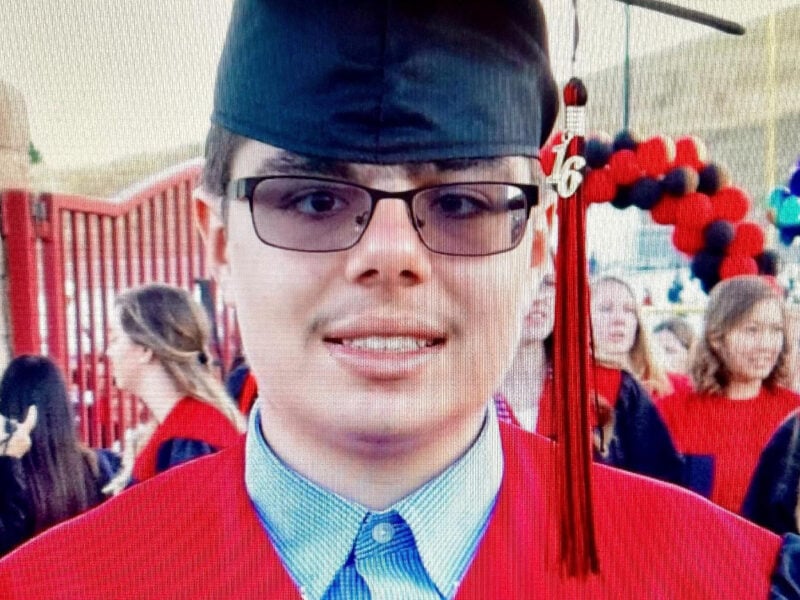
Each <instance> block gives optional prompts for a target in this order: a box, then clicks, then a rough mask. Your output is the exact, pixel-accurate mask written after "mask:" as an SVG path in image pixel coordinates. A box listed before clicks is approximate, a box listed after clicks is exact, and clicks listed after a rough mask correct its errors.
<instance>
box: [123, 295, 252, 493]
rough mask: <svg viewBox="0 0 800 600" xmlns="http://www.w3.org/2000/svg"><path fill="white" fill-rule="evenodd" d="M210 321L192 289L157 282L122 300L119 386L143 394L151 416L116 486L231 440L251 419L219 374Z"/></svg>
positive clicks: (134, 442) (128, 454)
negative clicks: (213, 363)
mask: <svg viewBox="0 0 800 600" xmlns="http://www.w3.org/2000/svg"><path fill="white" fill-rule="evenodd" d="M208 339H209V324H208V319H207V318H206V315H205V313H204V312H203V309H202V308H201V307H200V306H199V305H198V304H197V303H196V302H195V301H194V300H193V299H192V298H191V296H190V295H189V293H188V292H186V291H185V290H182V289H179V288H175V287H171V286H168V285H162V284H151V285H145V286H142V287H138V288H134V289H131V290H128V291H126V292H124V293H123V294H121V295H120V296H119V297H118V298H117V301H116V311H115V313H114V319H113V321H112V324H111V328H110V338H109V345H108V356H109V358H110V359H111V363H112V366H113V373H114V379H115V382H116V385H117V386H118V387H120V388H121V389H123V390H125V391H127V392H130V393H132V394H134V395H136V396H138V397H140V398H141V399H142V400H143V401H144V403H145V405H146V406H147V408H148V409H149V411H150V413H151V415H152V423H151V424H149V425H148V426H146V428H145V429H144V430H140V431H139V432H138V433H139V435H137V436H135V438H134V439H131V440H129V443H128V445H127V447H126V458H125V460H124V464H125V469H124V472H123V473H122V474H121V475H120V476H118V477H117V478H115V480H114V482H112V484H111V487H112V491H119V489H122V488H123V487H125V486H126V485H130V484H132V483H137V482H140V481H143V480H145V479H149V478H151V477H153V476H154V475H156V474H158V473H161V472H163V471H166V470H167V469H169V468H171V467H173V466H175V465H178V464H181V463H183V462H186V461H187V460H190V459H193V458H197V457H199V456H203V455H206V454H211V453H213V452H216V451H217V450H220V449H222V448H224V447H226V446H229V445H231V444H232V443H234V442H235V441H236V439H237V438H238V437H239V435H240V433H241V432H243V431H244V419H243V417H242V416H241V414H240V413H239V412H238V410H237V409H236V406H235V405H234V403H233V401H232V400H231V399H230V398H229V397H228V395H227V394H226V392H225V390H224V388H223V387H222V385H221V384H220V382H219V381H218V380H217V379H216V377H215V375H214V374H213V373H212V371H211V368H210V365H209V359H208V351H207V343H208Z"/></svg>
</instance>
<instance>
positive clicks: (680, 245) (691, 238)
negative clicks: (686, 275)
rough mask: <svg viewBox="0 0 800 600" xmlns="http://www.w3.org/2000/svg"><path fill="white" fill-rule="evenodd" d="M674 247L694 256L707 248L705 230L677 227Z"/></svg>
mask: <svg viewBox="0 0 800 600" xmlns="http://www.w3.org/2000/svg"><path fill="white" fill-rule="evenodd" d="M672 245H673V246H675V247H676V248H677V249H678V250H680V251H681V252H683V253H684V254H688V255H689V256H694V255H695V254H697V253H698V252H700V250H702V249H703V247H704V246H705V238H704V237H703V230H702V229H696V228H694V227H686V226H683V227H681V226H677V227H675V230H674V231H673V232H672Z"/></svg>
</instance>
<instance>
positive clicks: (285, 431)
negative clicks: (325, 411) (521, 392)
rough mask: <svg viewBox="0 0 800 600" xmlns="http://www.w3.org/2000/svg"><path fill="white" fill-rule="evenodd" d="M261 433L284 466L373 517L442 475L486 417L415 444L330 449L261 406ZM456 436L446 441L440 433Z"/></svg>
mask: <svg viewBox="0 0 800 600" xmlns="http://www.w3.org/2000/svg"><path fill="white" fill-rule="evenodd" d="M261 410H262V418H261V429H262V434H263V435H264V439H265V440H266V441H267V443H268V444H269V446H270V448H271V449H272V451H273V452H274V453H275V454H276V455H277V457H278V458H279V459H281V460H282V461H283V462H284V463H285V464H286V465H287V466H289V467H290V468H291V469H293V470H294V471H296V472H297V473H299V474H300V475H302V476H304V477H306V478H307V479H309V480H310V481H312V482H314V483H315V484H317V485H319V486H321V487H323V488H325V489H327V490H329V491H331V492H334V493H335V494H338V495H339V496H342V497H343V498H346V499H347V500H350V501H353V502H357V503H358V504H361V505H362V506H364V507H366V508H368V509H369V510H373V511H381V510H386V509H387V508H389V507H391V506H392V505H394V504H395V503H396V502H398V501H399V500H401V499H403V498H405V497H406V496H408V495H409V494H411V493H413V492H414V491H416V490H417V489H419V488H420V487H422V486H423V485H425V484H426V483H427V482H428V481H430V480H431V479H434V478H435V477H436V476H438V475H440V474H441V473H443V472H444V471H445V470H446V469H447V468H448V467H449V466H450V465H452V464H453V463H454V462H456V461H457V460H458V459H459V458H461V456H463V455H464V454H465V453H466V452H467V450H468V449H469V448H470V447H471V446H472V444H473V443H474V442H475V440H476V439H477V437H478V435H479V434H480V432H481V429H482V426H483V424H484V421H485V418H486V411H485V410H484V411H482V412H481V413H478V414H475V415H473V416H472V417H471V418H469V419H467V420H466V421H465V422H464V424H463V426H462V427H454V426H453V427H451V426H448V427H447V428H443V429H437V430H436V431H432V432H431V434H430V436H427V437H426V436H421V437H420V438H415V439H413V440H411V439H406V440H381V441H380V442H378V443H375V444H370V443H367V442H356V443H352V444H348V443H343V444H336V443H328V442H329V440H326V439H325V437H324V436H321V435H319V432H316V435H314V434H313V433H311V432H310V435H309V436H308V437H307V436H305V435H304V434H303V432H300V433H298V432H292V431H290V429H289V428H287V427H283V426H281V423H280V421H279V420H278V416H277V415H276V414H274V413H271V412H270V411H269V404H268V403H264V404H262V406H261ZM445 429H447V430H449V431H456V433H455V434H450V435H444V434H443V431H444V430H445Z"/></svg>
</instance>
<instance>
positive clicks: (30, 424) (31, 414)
mask: <svg viewBox="0 0 800 600" xmlns="http://www.w3.org/2000/svg"><path fill="white" fill-rule="evenodd" d="M37 416H38V413H37V411H36V407H35V406H31V407H30V408H29V409H28V414H27V415H26V416H25V420H24V421H23V422H22V423H19V422H17V421H16V420H15V419H8V418H6V417H4V416H3V415H0V436H2V437H0V456H10V457H11V458H22V457H23V456H25V454H26V453H27V452H28V450H30V449H31V431H33V428H34V427H36V418H37Z"/></svg>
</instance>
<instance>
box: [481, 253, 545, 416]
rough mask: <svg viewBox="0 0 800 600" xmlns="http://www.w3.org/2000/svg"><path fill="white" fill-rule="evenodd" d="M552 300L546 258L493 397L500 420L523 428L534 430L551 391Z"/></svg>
mask: <svg viewBox="0 0 800 600" xmlns="http://www.w3.org/2000/svg"><path fill="white" fill-rule="evenodd" d="M554 303H555V275H554V273H553V261H552V260H550V261H548V266H547V267H546V269H545V271H544V274H543V276H542V281H541V283H540V284H539V287H538V290H537V292H536V295H535V296H534V298H533V302H531V305H530V308H529V310H528V312H527V313H526V314H525V318H524V320H523V325H522V335H521V336H520V340H519V343H518V344H517V351H516V353H515V354H514V360H513V362H512V363H511V368H510V369H509V370H508V371H507V372H506V374H505V376H504V377H503V382H502V383H501V384H500V387H499V389H498V390H497V391H496V392H495V393H494V396H493V398H494V402H495V408H496V410H497V415H498V417H499V418H500V420H501V421H506V422H509V423H512V424H514V425H517V426H519V427H522V428H523V429H525V430H527V431H537V422H538V417H539V410H540V407H541V404H542V402H545V403H547V402H548V401H549V398H550V394H551V393H552V390H551V388H552V378H553V374H552V368H553V359H552V350H553V341H552V333H553V320H554V317H555V304H554Z"/></svg>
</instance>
